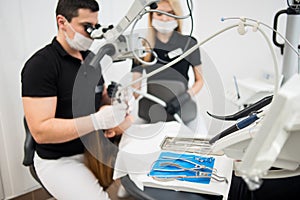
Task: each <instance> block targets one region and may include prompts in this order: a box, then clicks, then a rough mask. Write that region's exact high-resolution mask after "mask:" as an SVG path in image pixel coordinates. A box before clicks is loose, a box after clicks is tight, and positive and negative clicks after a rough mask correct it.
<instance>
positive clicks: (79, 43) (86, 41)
mask: <svg viewBox="0 0 300 200" xmlns="http://www.w3.org/2000/svg"><path fill="white" fill-rule="evenodd" d="M69 25H70V27H71V29H72V30H73V31H74V33H75V35H74V38H73V39H71V38H69V36H68V35H67V34H66V33H65V35H66V41H67V43H68V44H69V45H70V47H71V48H72V49H76V50H78V51H86V50H88V49H89V48H90V47H91V45H92V43H93V40H92V39H91V38H88V37H85V36H84V35H82V34H80V33H78V32H76V31H75V30H74V28H73V27H72V25H71V24H70V23H69Z"/></svg>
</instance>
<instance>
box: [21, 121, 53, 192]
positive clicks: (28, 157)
mask: <svg viewBox="0 0 300 200" xmlns="http://www.w3.org/2000/svg"><path fill="white" fill-rule="evenodd" d="M23 123H24V128H25V134H26V135H25V142H24V158H23V165H24V166H26V167H28V168H29V171H30V174H31V175H32V177H33V178H34V179H35V180H36V181H37V182H38V183H39V184H40V185H41V186H42V187H43V188H44V189H45V191H46V192H47V193H48V194H49V195H50V196H52V195H51V194H50V193H49V192H48V191H47V189H46V188H45V187H44V186H43V184H42V182H41V180H40V179H39V177H38V176H37V173H36V171H35V167H34V163H33V158H34V153H35V145H36V142H35V140H34V139H33V137H32V135H31V133H30V130H29V128H28V125H27V122H26V119H25V117H24V120H23Z"/></svg>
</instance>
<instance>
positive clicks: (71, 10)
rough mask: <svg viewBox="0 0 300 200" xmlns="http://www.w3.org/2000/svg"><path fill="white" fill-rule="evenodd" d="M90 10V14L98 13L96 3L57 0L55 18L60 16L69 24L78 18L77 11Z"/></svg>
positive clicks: (91, 1) (86, 0) (90, 1)
mask: <svg viewBox="0 0 300 200" xmlns="http://www.w3.org/2000/svg"><path fill="white" fill-rule="evenodd" d="M80 8H83V9H90V10H91V11H92V12H97V11H99V5H98V2H97V1H95V0H59V1H58V4H57V7H56V16H57V15H62V16H64V17H65V18H66V19H67V20H68V21H69V22H70V21H71V20H72V18H73V17H77V16H78V9H80Z"/></svg>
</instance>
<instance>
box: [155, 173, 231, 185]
mask: <svg viewBox="0 0 300 200" xmlns="http://www.w3.org/2000/svg"><path fill="white" fill-rule="evenodd" d="M150 177H151V178H153V179H154V180H157V181H163V182H168V181H174V180H177V179H180V178H209V179H213V180H215V181H217V182H225V183H226V184H228V180H227V179H226V178H224V179H219V178H218V177H214V176H210V175H208V174H202V175H197V176H164V177H162V176H150Z"/></svg>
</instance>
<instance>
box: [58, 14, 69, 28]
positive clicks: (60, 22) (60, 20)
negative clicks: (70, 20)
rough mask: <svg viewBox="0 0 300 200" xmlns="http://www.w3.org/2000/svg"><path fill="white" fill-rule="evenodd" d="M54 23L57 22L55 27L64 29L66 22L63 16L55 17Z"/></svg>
mask: <svg viewBox="0 0 300 200" xmlns="http://www.w3.org/2000/svg"><path fill="white" fill-rule="evenodd" d="M56 21H57V26H58V27H59V28H63V29H64V27H65V25H66V22H67V19H66V18H65V17H64V16H62V15H57V16H56Z"/></svg>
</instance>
